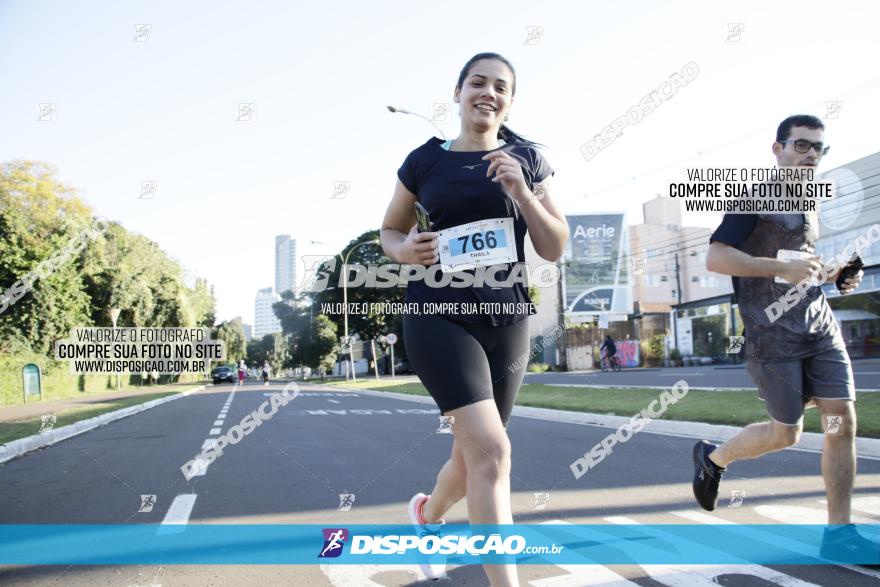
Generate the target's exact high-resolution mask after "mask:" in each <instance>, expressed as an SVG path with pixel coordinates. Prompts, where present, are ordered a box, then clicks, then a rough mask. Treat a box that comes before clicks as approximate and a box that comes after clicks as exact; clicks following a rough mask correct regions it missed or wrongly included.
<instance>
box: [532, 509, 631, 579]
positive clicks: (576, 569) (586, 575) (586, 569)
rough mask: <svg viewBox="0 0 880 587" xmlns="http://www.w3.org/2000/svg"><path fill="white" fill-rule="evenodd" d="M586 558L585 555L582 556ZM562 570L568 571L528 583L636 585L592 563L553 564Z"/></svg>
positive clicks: (555, 522) (553, 522) (562, 521)
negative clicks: (566, 573)
mask: <svg viewBox="0 0 880 587" xmlns="http://www.w3.org/2000/svg"><path fill="white" fill-rule="evenodd" d="M543 524H571V522H566V521H564V520H550V521H549V522H543ZM584 558H586V557H584ZM553 566H554V567H559V568H560V569H562V570H563V571H568V572H569V574H568V575H560V576H557V577H548V578H546V579H538V580H536V581H532V582H531V583H530V585H532V586H533V587H581V586H583V587H587V586H588V585H603V586H606V587H628V586H630V585H638V583H633V582H632V581H629V580H627V579H624V578H623V577H621V576H620V575H618V574H617V573H615V572H614V571H612V570H611V569H609V568H607V567H605V566H603V565H597V564H595V563H593V564H582V565H576V564H554V565H553Z"/></svg>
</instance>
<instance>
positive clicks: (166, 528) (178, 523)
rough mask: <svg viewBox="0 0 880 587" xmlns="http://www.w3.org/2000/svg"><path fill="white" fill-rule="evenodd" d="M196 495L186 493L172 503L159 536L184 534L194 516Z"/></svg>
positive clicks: (159, 530)
mask: <svg viewBox="0 0 880 587" xmlns="http://www.w3.org/2000/svg"><path fill="white" fill-rule="evenodd" d="M196 497H197V495H196V494H195V493H184V494H181V495H178V496H177V497H175V498H174V501H172V502H171V506H169V508H168V511H167V512H166V513H165V518H164V519H163V520H162V524H161V525H160V526H159V529H158V530H157V533H158V534H176V533H178V532H183V531H184V530H185V528H186V525H187V524H188V523H189V516H190V514H192V510H193V506H194V505H195V504H196Z"/></svg>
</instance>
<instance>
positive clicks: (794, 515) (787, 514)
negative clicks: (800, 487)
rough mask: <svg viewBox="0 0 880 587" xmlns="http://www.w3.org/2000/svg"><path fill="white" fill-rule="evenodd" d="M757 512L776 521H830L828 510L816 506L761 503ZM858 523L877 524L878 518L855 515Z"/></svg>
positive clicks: (809, 522)
mask: <svg viewBox="0 0 880 587" xmlns="http://www.w3.org/2000/svg"><path fill="white" fill-rule="evenodd" d="M754 510H755V512H756V513H758V514H760V515H762V516H764V517H765V518H769V519H771V520H774V521H776V522H781V523H783V524H813V525H819V526H821V525H824V524H827V523H828V512H827V511H825V510H820V509H816V508H808V507H803V506H797V505H759V506H755V508H754ZM852 520H853V522H854V523H856V524H876V523H877V521H876V520H872V519H870V518H865V517H863V516H853V517H852Z"/></svg>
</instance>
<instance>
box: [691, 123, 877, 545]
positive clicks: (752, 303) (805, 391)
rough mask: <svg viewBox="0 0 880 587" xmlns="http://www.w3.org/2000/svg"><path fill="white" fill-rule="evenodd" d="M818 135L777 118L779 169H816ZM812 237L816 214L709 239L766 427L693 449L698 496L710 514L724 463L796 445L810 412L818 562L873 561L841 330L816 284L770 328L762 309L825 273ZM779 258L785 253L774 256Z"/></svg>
mask: <svg viewBox="0 0 880 587" xmlns="http://www.w3.org/2000/svg"><path fill="white" fill-rule="evenodd" d="M824 128H825V127H824V125H823V123H822V121H821V120H819V119H818V118H816V117H815V116H808V115H797V116H791V117H789V118H786V119H785V120H783V121H782V123H781V124H780V125H779V128H778V129H777V132H776V141H775V142H774V143H773V147H772V149H773V154H774V155H775V156H776V162H777V165H778V166H779V167H792V166H808V167H816V166H817V165H818V164H819V161H820V160H821V158H822V156H823V155H824V154H825V153H826V152H827V151H828V147H827V146H825V138H824ZM818 236H819V223H818V216H817V214H816V212H809V213H797V214H792V213H787V214H725V216H724V219H723V221H722V222H721V225H720V226H719V227H718V229H717V230H715V232H714V233H713V234H712V236H711V238H710V240H709V242H710V243H711V244H710V247H709V254H708V256H707V258H706V268H707V269H708V270H709V271H714V272H716V273H722V274H725V275H730V276H732V277H733V280H732V281H733V287H734V295H735V296H736V300H737V302H738V303H739V310H740V314H741V315H742V320H743V323H744V325H745V344H744V347H743V349H744V352H745V354H746V368H747V370H748V372H749V375H750V376H751V377H752V379H753V380H754V381H755V384H756V385H757V387H758V395H759V397H760V398H761V399H762V400H763V401H764V403H765V405H766V408H767V412H768V413H769V415H770V419H771V421H769V422H761V423H756V424H750V425H749V426H746V427H745V428H743V429H742V431H740V432H739V433H738V434H737V435H736V436H734V437H733V438H731V439H730V440H728V441H727V442H725V443H723V444H721V445H720V446H715V445H714V444H711V443H709V442H707V441H705V440H703V441H700V442H698V443H697V445H696V446H695V447H694V455H693V456H694V466H695V471H694V479H693V489H694V496H695V497H696V499H697V502H698V503H699V504H700V505H701V506H702V507H703V508H704V509H706V510H709V511H712V510H714V509H715V507H716V505H717V502H718V486H719V482H720V481H721V477H722V475H723V474H724V472H725V471H726V470H727V466H728V465H730V463H733V462H735V461H738V460H742V459H752V458H756V457H758V456H761V455H763V454H765V453H768V452H772V451H777V450H781V449H784V448H786V447H789V446H792V445H793V444H795V443H797V442H798V439H799V437H800V434H801V431H802V429H803V413H804V408H805V407H812V406H813V405H816V406H818V407H819V410H820V411H821V413H822V423H823V430H825V432H826V434H825V444H824V447H823V450H822V476H823V478H824V480H825V489H826V494H827V498H828V523H829V524H830V525H833V527H829V528H827V529H826V530H825V536H824V539H823V544H822V556H823V557H824V556H825V555H826V553H834V552H838V553H839V552H841V549H842V550H844V551H846V552H851V553H854V554H857V555H859V556H861V555H862V554H865V555H868V556H872V557H873V554H874V553H876V552H877V545H874V544H872V543H870V542H869V541H867V540H865V539H864V538H863V537H862V536H861V535H860V534H858V533H857V532H856V530H855V528H854V526H853V525H852V524H851V513H850V501H851V497H852V489H853V484H854V482H855V472H856V451H855V437H856V412H855V407H854V405H853V404H854V402H855V385H854V382H853V374H852V367H851V365H850V360H849V355H848V354H847V351H846V346H845V345H844V341H843V337H842V336H841V332H840V327H839V326H838V324H837V321H836V320H835V318H834V316H833V315H832V313H831V308H830V306H829V305H828V300H827V299H826V298H825V294H824V293H823V292H822V289H821V288H820V287H817V286H813V287H806V288H805V289H804V292H803V293H804V297H803V299H801V300H800V301H799V302H798V303H797V304H796V305H794V306H793V307H791V308H790V309H789V310H788V311H786V312H784V313H782V314H781V315H779V316H777V317H776V318H775V319H774V320H773V321H772V322H771V319H770V318H769V316H768V313H767V311H766V310H767V308H768V306H770V305H771V304H773V303H774V302H776V301H777V300H778V299H779V298H780V297H782V296H783V295H784V294H785V293H786V292H787V291H788V290H789V289H791V288H792V285H793V284H799V283H801V282H804V280H809V279H811V278H812V277H814V276H815V275H816V274H817V272H818V271H819V269H820V268H821V264H820V262H819V258H818V257H816V256H815V244H816V239H817V238H818ZM781 251H788V254H783V255H780V254H779V253H780V252H781ZM791 253H794V254H791ZM780 257H783V258H785V259H787V260H782V259H780ZM797 257H801V258H797ZM838 274H839V270H838V271H836V272H835V273H834V274H833V275H831V276H830V277H829V278H828V281H831V282H833V281H835V280H836V279H837V275H838ZM862 275H863V272H862V271H859V272H858V273H857V274H856V275H855V277H853V278H850V279H847V280H846V281H845V282H843V285H842V286H841V293H842V294H848V293H852V292H853V291H854V290H855V289H856V288H857V287H858V286H859V284H860V283H861V280H862ZM777 277H779V278H782V280H784V281H785V282H787V283H781V282H779V281H777V280H776V278H777ZM806 283H808V281H807V282H806ZM832 422H833V423H834V426H831V424H832ZM827 558H836V557H831V556H829V557H827Z"/></svg>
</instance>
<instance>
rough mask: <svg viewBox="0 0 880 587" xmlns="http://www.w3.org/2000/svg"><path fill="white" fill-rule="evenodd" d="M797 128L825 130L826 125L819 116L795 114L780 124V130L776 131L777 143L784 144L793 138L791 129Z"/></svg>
mask: <svg viewBox="0 0 880 587" xmlns="http://www.w3.org/2000/svg"><path fill="white" fill-rule="evenodd" d="M796 126H805V127H807V128H812V129H816V128H821V129H822V130H824V129H825V124H824V123H823V122H822V120H820V119H819V117H818V116H813V115H812V114H795V115H794V116H789V117H788V118H786V119H785V120H783V121H782V122H780V123H779V128H777V129H776V142H777V143H782V142H784V141H787V140H788V137H790V136H791V129H792V128H794V127H796Z"/></svg>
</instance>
